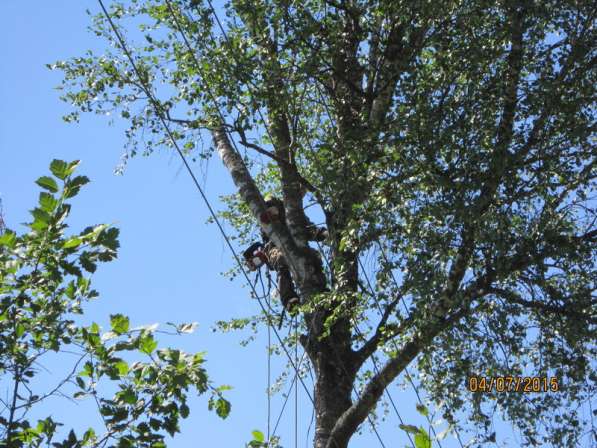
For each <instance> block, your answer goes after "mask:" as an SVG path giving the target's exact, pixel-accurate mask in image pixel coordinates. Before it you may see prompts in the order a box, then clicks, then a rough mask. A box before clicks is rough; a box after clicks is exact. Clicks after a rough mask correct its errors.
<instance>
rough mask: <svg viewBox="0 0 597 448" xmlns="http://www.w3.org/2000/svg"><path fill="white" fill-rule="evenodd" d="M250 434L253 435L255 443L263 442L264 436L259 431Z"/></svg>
mask: <svg viewBox="0 0 597 448" xmlns="http://www.w3.org/2000/svg"><path fill="white" fill-rule="evenodd" d="M251 434H252V435H253V440H255V441H257V442H263V441H264V440H265V436H264V435H263V433H262V432H261V431H258V430H255V431H253V432H251Z"/></svg>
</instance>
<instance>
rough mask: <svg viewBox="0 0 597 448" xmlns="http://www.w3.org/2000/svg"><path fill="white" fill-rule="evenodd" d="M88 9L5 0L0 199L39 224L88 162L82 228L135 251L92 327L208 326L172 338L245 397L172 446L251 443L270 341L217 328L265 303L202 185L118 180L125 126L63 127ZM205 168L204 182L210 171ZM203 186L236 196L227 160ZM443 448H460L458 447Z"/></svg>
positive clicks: (363, 442) (96, 307) (167, 168)
mask: <svg viewBox="0 0 597 448" xmlns="http://www.w3.org/2000/svg"><path fill="white" fill-rule="evenodd" d="M86 8H90V9H91V10H92V11H97V9H98V8H97V4H96V3H95V2H82V1H67V0H54V1H51V2H49V1H23V0H19V1H17V0H4V1H3V2H2V4H1V6H0V17H1V18H0V41H2V42H3V43H4V45H3V59H2V62H1V63H0V195H1V197H2V200H3V203H4V212H5V218H6V222H7V224H8V226H9V227H11V228H14V229H18V228H19V223H21V222H24V221H26V220H28V219H29V216H28V213H27V211H28V210H29V209H30V208H31V207H32V206H33V204H34V203H35V201H36V199H37V194H38V188H37V187H36V186H35V185H34V183H33V182H34V180H35V179H36V178H37V177H39V176H40V175H42V174H45V172H46V171H47V167H48V165H49V162H50V161H51V160H52V159H54V158H61V159H65V160H73V159H81V160H82V164H81V167H80V172H81V173H82V174H86V175H87V176H89V177H90V178H91V179H92V183H91V184H90V185H89V186H87V187H86V188H85V189H84V190H83V192H82V194H81V195H80V197H79V198H78V199H77V200H76V202H75V204H74V207H73V214H72V217H71V220H70V223H71V225H72V227H73V231H78V230H80V229H81V228H82V227H83V226H86V225H89V224H94V223H100V222H107V223H114V224H115V225H116V226H118V227H119V228H120V229H121V246H122V249H121V251H120V256H119V258H118V260H117V261H115V262H113V263H110V264H108V265H103V266H101V267H100V269H99V270H98V273H97V274H96V275H95V276H94V285H95V287H96V288H97V289H98V290H99V292H100V294H101V298H100V300H99V301H97V302H94V303H92V304H90V305H88V306H87V315H86V319H88V320H89V321H91V320H94V321H97V322H98V323H100V324H101V325H103V326H106V325H107V322H108V316H109V314H110V313H115V312H122V313H124V314H127V315H129V316H130V317H131V320H132V322H133V324H134V325H140V324H149V323H154V322H162V323H165V322H167V321H173V322H191V321H197V322H199V328H198V330H197V332H196V333H195V334H193V335H191V336H186V337H181V338H176V339H173V340H168V341H167V342H168V344H169V345H176V346H178V347H180V348H182V349H184V350H186V351H207V359H208V363H207V369H208V371H209V374H210V376H211V378H212V379H213V381H214V382H215V383H216V384H230V385H232V386H233V387H234V389H233V390H232V391H230V392H229V393H228V397H229V399H230V400H231V402H232V413H231V415H230V417H229V418H228V419H227V420H225V421H222V420H220V419H219V418H218V417H216V416H215V414H214V413H212V412H208V411H207V403H206V399H205V397H201V398H199V399H197V400H193V406H192V408H191V416H190V418H189V419H188V420H186V421H184V422H183V425H182V434H181V435H180V436H178V437H177V438H175V439H174V440H173V441H172V442H171V443H170V444H169V446H171V447H175V448H183V447H190V446H218V447H219V446H221V447H241V446H244V442H246V441H247V440H249V439H250V432H251V431H252V430H253V429H256V428H259V429H262V430H265V421H266V396H265V385H266V383H265V381H266V350H265V339H264V335H263V334H262V335H259V337H258V339H257V340H256V341H255V342H254V343H252V344H251V345H249V346H248V347H245V348H243V347H241V346H240V345H239V341H240V339H241V337H240V336H239V335H238V334H229V335H222V334H219V333H213V332H212V331H211V327H212V325H213V323H214V322H215V321H217V320H221V319H228V318H230V317H241V316H246V315H249V314H254V313H257V311H258V306H257V304H256V303H255V302H253V301H251V300H250V299H249V295H248V292H247V290H246V288H244V287H243V285H242V280H241V279H237V280H235V281H234V282H230V281H229V280H227V279H226V278H224V277H223V276H221V275H220V273H221V272H224V271H226V270H228V269H229V268H230V267H231V266H232V260H231V256H230V253H229V251H228V250H227V248H226V247H225V244H224V241H223V240H222V238H221V236H220V234H219V232H218V229H217V228H216V227H215V226H213V225H206V224H205V221H206V219H207V210H206V208H205V206H204V205H203V203H202V202H201V200H200V198H199V196H198V195H197V193H196V191H195V190H194V188H193V186H192V184H191V182H190V179H189V177H188V176H187V174H186V173H185V172H184V171H183V170H182V169H181V164H180V162H179V160H178V159H177V158H176V157H174V155H172V154H171V153H168V152H166V150H163V151H162V152H160V153H158V154H154V155H153V156H152V157H149V158H145V157H138V158H135V159H133V160H132V161H131V162H130V163H129V165H128V168H127V170H126V172H125V174H124V175H123V176H115V175H114V174H113V171H114V168H115V166H116V165H117V164H118V162H119V158H120V155H121V153H122V147H123V143H124V137H123V133H122V129H121V128H119V125H120V124H119V123H118V122H117V123H116V124H115V125H114V126H109V123H108V119H107V117H99V116H95V115H86V116H83V117H82V120H81V123H79V124H74V125H73V124H65V123H64V122H63V121H62V119H61V116H62V115H63V114H65V113H67V112H69V111H70V109H69V108H68V106H67V105H65V104H64V103H62V102H60V101H59V99H58V96H59V92H57V91H56V90H54V87H55V86H57V85H58V83H59V81H60V74H59V73H57V72H50V71H49V70H47V69H46V68H45V64H46V63H51V62H54V61H56V60H59V59H64V58H68V57H69V56H75V55H80V54H82V53H83V52H84V51H85V50H86V49H89V48H93V49H97V50H100V51H101V48H102V46H103V42H101V41H97V39H96V38H95V36H94V35H91V34H89V33H87V31H86V27H87V25H88V16H87V15H86V14H85V9H86ZM195 169H196V170H197V172H199V167H198V166H196V167H195ZM204 180H205V184H206V189H207V193H208V195H209V196H210V199H211V200H212V201H213V203H216V204H217V197H218V195H219V194H223V193H229V192H231V191H232V184H231V182H230V180H229V178H228V175H227V173H226V172H224V171H223V169H222V168H221V166H220V163H219V160H217V159H214V160H212V161H210V163H209V170H208V171H207V176H206V177H205V179H204ZM164 343H165V342H164ZM162 345H163V344H162ZM281 368H282V364H281V360H278V361H275V362H274V373H277V372H280V371H281ZM285 389H286V388H285V387H284V390H285ZM391 391H392V393H393V395H394V398H395V399H396V400H397V403H398V405H399V406H400V409H401V412H402V416H403V418H405V420H406V421H407V423H413V424H422V423H423V421H422V419H421V417H420V416H418V414H416V412H415V401H414V398H413V395H412V393H410V392H408V391H407V392H404V391H402V389H399V388H398V387H396V386H392V389H391ZM2 393H4V391H2ZM280 404H281V397H280V396H278V397H276V398H274V400H273V409H272V413H273V414H274V417H276V416H277V413H278V411H279V408H280ZM44 409H45V410H47V411H48V412H52V413H53V415H54V418H55V419H57V420H59V421H63V422H65V423H66V424H67V425H70V426H74V427H75V428H83V427H84V426H85V425H86V424H91V423H93V420H92V415H93V414H92V413H91V412H90V411H89V410H88V409H87V408H86V405H85V403H82V404H80V405H73V404H70V403H67V402H65V401H63V400H61V401H54V402H52V403H50V404H49V405H48V406H46V408H44ZM293 409H294V405H293V404H291V405H290V406H289V409H287V411H286V413H285V417H284V419H283V420H282V431H281V433H280V435H281V436H282V444H283V445H284V446H285V447H286V448H290V447H292V446H294V442H293V441H294V436H293V434H294V432H293V429H292V427H293V421H294V416H293ZM310 416H311V408H310V405H309V403H308V401H307V399H306V397H305V396H304V394H301V398H300V400H299V423H300V428H299V446H308V445H309V443H310V440H311V438H312V435H313V432H312V431H311V434H310V435H309V441H307V439H306V428H307V426H308V421H309V419H310ZM380 433H381V435H382V438H383V440H384V442H385V444H386V446H387V447H388V448H390V447H403V446H405V445H406V444H407V439H406V437H405V436H404V433H403V432H402V431H401V430H399V429H398V421H397V419H396V416H395V415H394V414H390V415H389V416H388V420H387V421H386V422H383V423H381V424H380ZM442 445H443V446H444V447H445V448H450V447H453V446H457V445H456V443H455V441H454V439H453V438H452V437H449V438H448V439H447V440H445V441H444V442H443V444H442ZM375 446H380V445H379V444H378V442H377V440H376V439H375V438H374V437H373V436H372V435H371V434H370V431H369V428H368V427H365V428H364V431H363V435H360V436H356V437H355V438H354V439H353V442H352V444H351V447H353V448H366V447H375ZM510 446H516V443H512V444H510Z"/></svg>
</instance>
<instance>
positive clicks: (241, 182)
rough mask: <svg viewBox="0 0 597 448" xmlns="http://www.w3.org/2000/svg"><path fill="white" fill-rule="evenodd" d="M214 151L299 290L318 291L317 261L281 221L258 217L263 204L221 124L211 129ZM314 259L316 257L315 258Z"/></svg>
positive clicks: (321, 280)
mask: <svg viewBox="0 0 597 448" xmlns="http://www.w3.org/2000/svg"><path fill="white" fill-rule="evenodd" d="M212 136H213V139H214V143H215V146H216V148H217V151H218V154H219V156H220V158H221V159H222V162H223V163H224V166H225V167H226V168H227V169H228V171H229V172H230V175H231V176H232V180H233V181H234V184H235V185H236V187H237V188H238V191H239V194H240V196H241V197H242V198H243V200H244V201H245V202H246V204H247V205H248V206H249V208H250V209H251V213H252V214H253V216H254V217H255V219H256V220H257V222H259V224H260V226H261V230H262V231H263V232H264V233H265V234H266V235H267V236H268V237H269V238H270V239H271V240H272V241H273V242H274V244H275V245H276V246H277V247H278V248H280V250H281V251H282V253H283V254H284V257H285V258H286V260H287V261H288V264H289V267H290V270H291V272H292V274H293V277H294V279H295V280H296V281H297V282H298V284H299V287H300V288H301V291H302V292H303V293H304V294H305V295H306V296H307V297H308V296H310V295H311V294H315V293H318V292H321V291H323V290H324V288H325V277H324V275H323V269H322V268H321V262H319V265H318V264H317V259H314V257H313V254H312V253H311V252H310V251H305V250H301V249H300V248H299V247H297V245H296V243H295V242H294V239H293V238H292V236H291V235H290V233H289V232H288V229H287V228H286V226H285V225H284V224H283V223H279V222H275V221H274V222H270V223H263V222H261V220H260V219H259V217H260V216H262V215H263V214H264V213H265V203H264V200H263V197H262V196H261V193H260V192H259V189H258V188H257V186H256V185H255V182H254V180H253V178H252V177H251V174H250V173H249V171H248V169H247V167H246V166H245V164H244V161H243V159H242V157H241V156H240V155H239V154H238V153H237V152H236V151H235V150H234V148H233V147H232V145H231V144H230V140H229V139H228V135H227V134H226V131H225V129H224V128H223V127H221V128H219V129H217V130H215V131H213V132H212ZM315 258H316V257H315Z"/></svg>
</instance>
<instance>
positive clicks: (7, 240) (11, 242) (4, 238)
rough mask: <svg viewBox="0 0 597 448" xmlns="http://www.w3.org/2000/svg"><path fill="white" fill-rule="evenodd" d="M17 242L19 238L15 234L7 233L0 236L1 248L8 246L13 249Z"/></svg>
mask: <svg viewBox="0 0 597 448" xmlns="http://www.w3.org/2000/svg"><path fill="white" fill-rule="evenodd" d="M16 242H17V236H16V234H15V233H14V232H11V231H6V232H4V234H2V235H0V246H6V247H8V248H11V249H12V248H13V247H14V246H15V243H16Z"/></svg>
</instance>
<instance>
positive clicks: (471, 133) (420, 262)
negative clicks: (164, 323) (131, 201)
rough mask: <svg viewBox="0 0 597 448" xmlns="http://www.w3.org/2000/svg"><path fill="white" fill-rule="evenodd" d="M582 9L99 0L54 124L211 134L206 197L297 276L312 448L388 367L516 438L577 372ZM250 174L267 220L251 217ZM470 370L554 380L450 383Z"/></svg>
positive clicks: (589, 297)
mask: <svg viewBox="0 0 597 448" xmlns="http://www.w3.org/2000/svg"><path fill="white" fill-rule="evenodd" d="M592 6H593V5H592V3H591V2H587V1H583V0H580V1H575V2H571V1H552V0H548V1H543V2H535V1H532V0H519V1H516V0H503V1H499V2H486V1H482V0H470V1H450V0H445V1H443V2H439V3H438V2H427V1H420V2H406V1H400V0H376V1H365V0H308V1H303V2H289V1H286V0H251V1H249V0H232V1H231V2H228V3H226V4H225V5H224V6H222V7H221V9H220V10H216V9H214V7H213V6H212V3H211V2H210V1H209V0H195V1H190V2H187V1H182V0H160V1H157V0H143V1H141V0H138V1H130V2H124V3H123V2H114V3H112V5H111V9H110V10H109V12H107V13H106V14H105V15H104V14H101V13H100V14H99V15H97V16H95V17H94V19H93V31H94V32H95V33H96V34H97V35H98V36H100V37H101V38H103V39H105V40H106V41H107V42H109V43H110V44H111V49H109V50H106V52H105V53H104V54H102V55H95V54H93V53H87V54H86V55H85V56H83V57H78V58H73V59H71V60H69V61H63V62H58V63H56V64H54V65H53V66H52V68H56V69H60V70H62V71H63V72H64V83H63V88H64V89H65V93H64V97H63V98H64V99H65V100H66V101H68V102H71V103H72V104H73V105H74V107H75V112H73V114H71V115H69V116H67V117H65V118H66V119H67V120H70V121H76V119H77V116H78V113H79V112H80V111H83V112H88V111H94V112H97V113H101V114H104V113H106V112H111V113H117V114H120V116H121V117H123V118H124V119H125V120H128V122H129V123H130V127H129V128H128V130H127V132H126V134H127V137H128V147H127V152H126V156H127V157H128V156H132V155H134V154H136V153H137V152H138V151H139V149H140V148H141V150H142V152H143V153H145V154H148V153H151V152H152V151H153V150H154V148H156V147H159V146H164V145H165V146H167V147H173V146H175V145H177V146H178V147H179V148H181V149H182V151H184V152H185V153H186V154H187V155H190V156H192V157H195V158H208V157H210V156H211V155H212V153H213V151H214V150H216V151H217V153H218V154H219V156H220V158H221V159H222V161H223V163H224V165H225V166H226V168H227V169H228V171H229V172H230V175H231V177H232V179H233V180H234V183H235V184H236V186H237V188H238V194H237V195H236V196H234V197H229V198H226V202H227V203H228V204H229V205H230V209H229V210H228V211H227V212H226V213H225V216H226V217H228V218H230V220H231V222H232V223H233V224H234V225H235V226H236V228H237V230H238V235H237V236H240V237H245V238H247V239H248V238H249V235H250V234H251V232H252V231H254V230H255V229H256V228H257V226H260V228H259V230H261V231H263V232H265V233H266V234H267V235H268V237H269V238H270V239H271V240H273V241H274V242H275V244H276V245H277V246H278V247H280V248H281V250H282V251H283V253H284V256H285V257H286V259H287V260H288V263H289V265H290V270H291V273H292V277H293V279H294V282H295V283H296V285H297V286H298V288H299V290H300V296H301V297H300V301H301V318H302V333H303V334H302V336H301V338H300V342H301V344H302V346H303V348H304V350H305V351H306V352H307V354H308V357H309V359H310V362H311V364H312V365H313V367H314V370H315V375H316V380H315V390H314V406H315V412H316V435H315V441H314V446H315V447H316V448H325V447H327V448H332V447H334V448H343V447H346V446H347V445H348V442H349V440H350V438H351V437H352V436H353V435H354V434H355V432H356V430H357V428H358V427H359V425H361V424H362V423H363V422H364V421H365V420H366V418H367V417H368V416H369V415H370V413H371V412H372V411H373V410H374V409H375V406H376V404H377V403H378V401H379V400H380V397H381V396H382V393H383V391H384V388H385V387H386V386H388V385H389V384H391V383H392V382H393V381H394V380H396V379H397V378H398V377H399V375H401V374H403V373H404V371H405V369H406V368H407V366H410V365H413V366H414V367H416V369H417V370H418V372H419V374H420V375H419V376H420V385H421V387H423V388H424V389H425V390H426V391H427V393H428V394H429V397H430V398H431V399H432V400H433V401H435V402H440V401H443V402H444V403H445V404H446V408H445V411H444V412H445V416H446V418H448V419H449V421H450V422H452V423H453V424H457V422H456V417H457V414H458V413H459V412H462V413H464V415H470V417H471V418H470V421H471V422H472V423H471V424H472V425H474V426H475V427H476V428H477V430H478V431H479V433H480V438H479V439H477V440H478V442H479V443H480V444H481V443H483V441H491V440H492V439H493V438H494V437H495V435H494V434H493V435H492V434H491V430H490V421H491V418H492V415H493V414H494V413H495V412H496V409H499V411H500V412H501V413H502V415H503V417H504V418H506V419H508V420H510V421H511V422H512V423H513V424H514V425H515V426H516V427H518V428H519V429H520V430H521V431H522V433H523V435H524V439H525V444H527V445H529V446H531V445H539V444H541V443H553V444H555V445H556V446H574V445H575V443H576V442H577V441H578V440H579V438H581V437H582V434H583V431H582V429H581V428H582V424H581V423H587V422H586V421H584V422H580V421H579V419H580V415H579V413H578V412H577V411H575V410H574V409H578V407H575V408H573V407H572V404H573V403H582V402H584V401H585V400H587V399H589V398H590V396H591V394H592V393H593V392H592V391H594V387H595V379H596V376H595V370H594V366H592V365H591V363H590V361H589V360H590V359H591V358H594V356H595V350H594V345H593V346H592V345H591V340H594V337H595V323H596V317H597V316H596V315H595V297H594V291H595V280H596V271H595V241H596V237H597V230H596V228H595V202H594V196H593V194H594V191H595V176H596V168H595V150H594V140H593V139H594V131H595V122H594V117H595V109H594V90H593V86H594V85H595V81H596V72H595V70H594V63H595V57H596V53H595V46H594V42H595V41H596V37H597V36H596V35H595V27H594V19H595V11H594V8H593V7H592ZM224 16H225V17H226V19H225V21H224V20H223V19H221V17H224ZM108 17H109V19H110V21H108V20H107V18H108ZM134 27H135V29H133V28H134ZM137 27H138V28H137ZM115 30H116V31H117V32H118V33H120V35H117V34H115V32H114V31H115ZM135 30H136V31H135ZM125 31H126V34H125ZM123 34H125V37H122V35H123ZM165 127H168V130H166V128H165ZM205 133H209V134H210V135H211V137H212V140H213V146H211V145H206V144H204V145H198V143H199V142H202V141H204V140H203V139H202V137H203V136H204V135H205ZM236 145H238V146H240V147H241V148H242V151H243V152H242V153H241V152H240V151H238V150H237V149H236ZM266 193H273V194H277V195H280V196H281V197H282V198H283V201H284V204H285V208H286V222H284V223H272V224H259V220H258V217H259V216H261V215H262V213H263V212H264V201H263V197H264V195H265V194H266ZM305 200H308V201H309V205H314V206H316V208H317V210H318V211H319V212H320V214H321V215H322V216H324V218H325V223H326V226H327V228H328V229H329V238H328V241H327V242H326V245H325V247H317V248H316V247H315V246H313V245H312V244H310V243H309V242H308V241H307V240H308V237H307V231H308V229H307V223H308V219H307V215H306V212H305V206H306V204H305ZM310 210H313V208H311V209H310ZM365 260H367V263H366V264H365ZM326 261H327V264H326ZM328 265H329V270H328V269H327V267H326V266H328ZM366 275H367V276H368V277H367V278H366V277H365V276H366ZM369 278H370V279H371V280H372V281H371V285H370V286H371V287H369V286H368V285H367V281H368V279H369ZM402 304H403V305H404V306H402ZM363 324H364V325H363ZM359 327H360V328H359ZM374 357H375V358H374ZM373 359H377V360H379V361H380V362H383V364H382V365H381V367H380V368H379V369H377V368H376V369H374V370H371V369H372V368H371V361H372V360H373ZM475 375H481V376H485V377H499V376H512V377H519V376H523V375H536V376H540V377H545V378H552V377H553V378H556V381H557V382H559V383H558V384H561V385H562V387H560V390H559V392H557V393H555V392H552V393H543V394H539V393H536V394H526V393H512V392H510V393H493V394H491V393H487V394H483V393H475V394H470V392H468V391H467V390H466V382H467V378H469V377H474V376H475ZM358 384H360V385H361V390H360V394H359V396H358V397H357V398H355V397H353V395H352V393H353V390H354V389H355V386H356V385H358ZM564 385H565V386H564ZM469 394H470V396H469ZM471 397H472V398H471ZM468 401H471V403H472V404H471V405H470V406H465V403H467V402H468ZM537 416H550V418H549V421H548V422H547V423H545V421H544V420H541V419H539V418H537ZM551 416H555V417H551ZM464 420H465V419H463V420H462V421H461V423H460V424H461V425H462V424H464V423H463V421H464Z"/></svg>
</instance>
